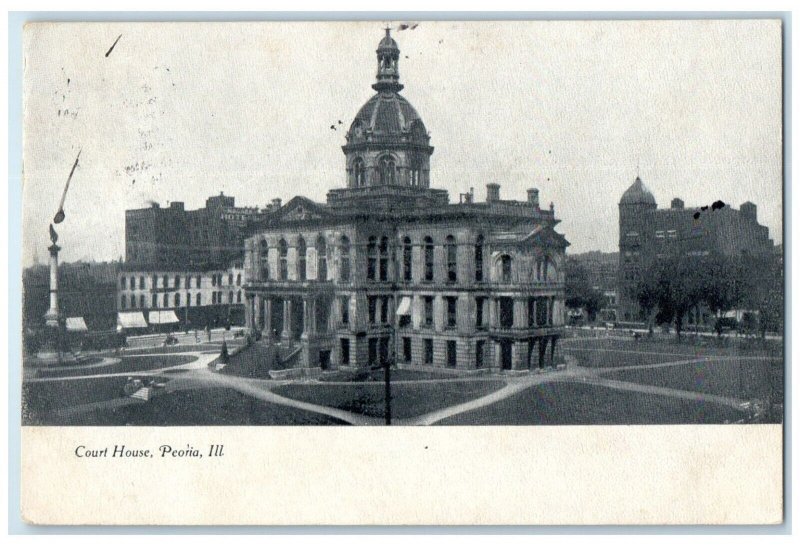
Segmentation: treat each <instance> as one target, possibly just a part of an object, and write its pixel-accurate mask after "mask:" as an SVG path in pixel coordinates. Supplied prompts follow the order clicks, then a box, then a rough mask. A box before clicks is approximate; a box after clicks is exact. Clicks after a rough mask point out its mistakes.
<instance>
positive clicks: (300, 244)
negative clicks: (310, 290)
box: [297, 237, 306, 281]
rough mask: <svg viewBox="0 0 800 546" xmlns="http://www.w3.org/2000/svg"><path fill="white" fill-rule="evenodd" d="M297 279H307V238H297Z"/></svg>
mask: <svg viewBox="0 0 800 546" xmlns="http://www.w3.org/2000/svg"><path fill="white" fill-rule="evenodd" d="M297 279H298V280H301V281H304V280H306V240H305V239H303V238H302V237H300V239H298V240H297Z"/></svg>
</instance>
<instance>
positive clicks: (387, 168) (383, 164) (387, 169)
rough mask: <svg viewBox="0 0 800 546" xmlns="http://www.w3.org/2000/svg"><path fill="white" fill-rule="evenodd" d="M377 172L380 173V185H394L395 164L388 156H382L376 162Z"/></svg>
mask: <svg viewBox="0 0 800 546" xmlns="http://www.w3.org/2000/svg"><path fill="white" fill-rule="evenodd" d="M378 170H379V171H380V177H381V184H394V183H395V170H396V169H395V163H394V159H393V158H392V157H390V156H384V157H382V158H381V159H380V161H379V162H378Z"/></svg>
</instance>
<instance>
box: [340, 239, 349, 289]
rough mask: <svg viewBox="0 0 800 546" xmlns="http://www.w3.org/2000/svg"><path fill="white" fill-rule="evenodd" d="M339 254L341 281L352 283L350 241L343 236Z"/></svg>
mask: <svg viewBox="0 0 800 546" xmlns="http://www.w3.org/2000/svg"><path fill="white" fill-rule="evenodd" d="M339 253H340V258H339V280H340V281H342V282H350V239H348V238H347V237H346V236H344V235H342V240H341V243H340V248H339Z"/></svg>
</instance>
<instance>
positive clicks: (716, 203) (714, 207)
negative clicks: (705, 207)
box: [711, 201, 725, 210]
mask: <svg viewBox="0 0 800 546" xmlns="http://www.w3.org/2000/svg"><path fill="white" fill-rule="evenodd" d="M722 208H725V203H723V202H722V201H714V202H713V203H711V210H719V209H722Z"/></svg>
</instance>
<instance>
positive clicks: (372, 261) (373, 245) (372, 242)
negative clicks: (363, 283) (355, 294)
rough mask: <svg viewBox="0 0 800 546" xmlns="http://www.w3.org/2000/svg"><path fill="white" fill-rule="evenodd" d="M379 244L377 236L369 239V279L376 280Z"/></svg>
mask: <svg viewBox="0 0 800 546" xmlns="http://www.w3.org/2000/svg"><path fill="white" fill-rule="evenodd" d="M377 262H378V244H377V241H376V239H375V237H370V238H369V239H368V241H367V280H369V281H374V280H375V272H376V269H377V266H378V263H377Z"/></svg>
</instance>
